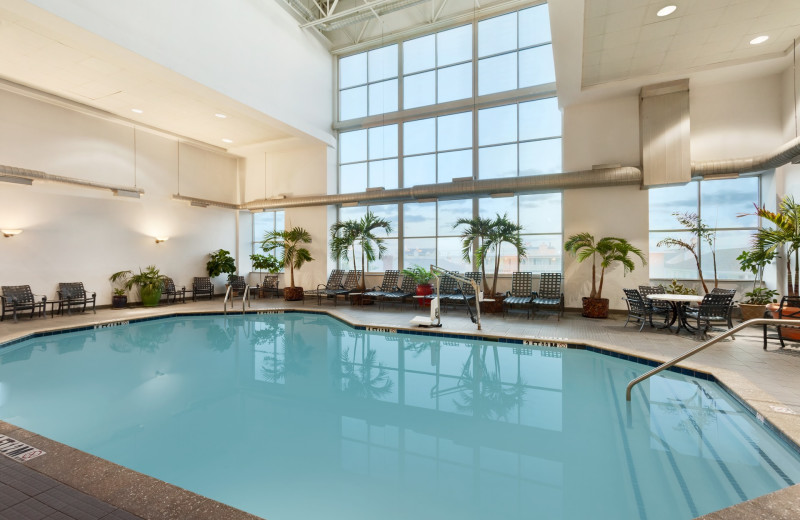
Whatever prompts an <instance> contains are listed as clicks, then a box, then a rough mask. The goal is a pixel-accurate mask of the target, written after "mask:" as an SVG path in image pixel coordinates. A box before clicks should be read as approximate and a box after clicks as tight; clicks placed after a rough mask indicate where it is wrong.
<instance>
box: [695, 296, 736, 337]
mask: <svg viewBox="0 0 800 520" xmlns="http://www.w3.org/2000/svg"><path fill="white" fill-rule="evenodd" d="M732 304H733V293H725V294H714V293H708V294H706V295H705V296H703V301H701V302H700V305H698V306H697V308H696V309H686V311H685V312H686V316H687V318H693V319H696V320H697V335H698V336H701V337H705V335H706V332H707V331H709V330H711V328H712V324H713V323H723V324H725V325H726V326H727V327H728V328H729V329H730V328H732V327H733V324H732V323H731V318H730V314H731V305H732ZM731 338H733V339H736V338H735V337H734V336H731Z"/></svg>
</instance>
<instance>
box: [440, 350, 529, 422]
mask: <svg viewBox="0 0 800 520" xmlns="http://www.w3.org/2000/svg"><path fill="white" fill-rule="evenodd" d="M491 352H492V358H493V360H494V363H493V366H492V367H491V368H492V369H491V370H490V369H489V365H488V364H487V359H486V357H487V354H488V353H489V347H488V346H484V347H478V346H475V347H473V348H472V352H471V353H470V355H469V357H468V358H467V361H466V362H465V363H464V367H463V369H462V371H461V377H460V378H459V381H458V385H457V386H458V388H459V390H460V392H459V395H458V398H456V399H454V400H453V402H454V403H455V405H456V409H457V410H458V411H460V412H464V413H470V414H472V415H473V416H475V417H480V418H482V419H489V420H501V419H502V420H506V419H508V414H509V412H511V411H512V410H514V409H515V408H517V407H518V406H520V405H521V404H522V403H523V402H524V400H525V392H526V390H525V382H524V381H523V380H522V376H521V375H520V373H519V371H517V379H516V382H514V383H504V382H503V377H502V375H501V373H500V357H499V353H498V349H497V347H491Z"/></svg>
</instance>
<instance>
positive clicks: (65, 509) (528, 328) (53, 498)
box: [0, 298, 800, 520]
mask: <svg viewBox="0 0 800 520" xmlns="http://www.w3.org/2000/svg"><path fill="white" fill-rule="evenodd" d="M238 309H241V307H238ZM221 310H222V301H221V300H220V299H215V300H213V301H202V302H194V303H192V302H189V303H187V304H175V305H169V306H167V305H164V306H160V307H157V308H153V309H144V308H142V307H132V308H129V309H122V310H121V309H98V311H97V314H96V315H95V314H91V313H84V314H76V315H72V316H56V317H55V318H50V317H48V318H34V319H32V320H29V319H20V321H19V322H18V323H14V322H8V321H4V322H2V323H0V342H8V341H14V340H18V339H20V338H23V337H25V336H28V335H30V334H51V333H53V332H54V331H57V330H59V329H64V328H70V329H76V328H82V329H87V328H93V327H94V325H95V324H114V323H118V322H121V321H127V320H134V319H146V318H153V317H158V316H169V315H175V314H184V313H191V314H207V313H219V312H220V311H221ZM248 310H250V311H278V312H283V311H288V312H292V311H299V312H325V313H328V314H330V315H332V316H334V317H335V318H337V319H339V320H341V321H344V322H346V323H349V324H351V325H355V326H358V327H359V328H363V327H367V326H372V327H383V328H396V329H398V330H399V331H401V332H402V331H411V332H413V333H418V334H420V335H422V336H427V335H432V334H447V335H448V336H451V337H459V338H460V337H465V336H466V337H492V338H499V339H500V343H499V344H501V345H504V346H508V347H515V348H516V346H517V345H518V344H519V341H517V340H518V339H530V340H538V341H543V342H556V343H559V344H564V343H569V344H570V346H586V347H589V348H588V350H593V351H604V352H605V353H607V354H611V355H615V356H616V357H621V358H623V359H626V358H637V359H639V360H645V361H647V364H650V365H654V364H655V363H656V362H659V363H660V362H664V361H668V360H670V359H672V358H673V357H676V356H677V355H679V354H682V353H683V352H685V351H687V350H689V349H691V348H693V347H694V346H696V345H697V344H698V341H697V340H696V339H695V338H694V337H693V336H690V335H687V334H681V335H675V334H673V333H671V332H670V331H667V330H652V329H650V328H649V327H645V329H644V331H642V332H638V327H633V326H631V327H627V328H626V327H624V318H621V317H620V316H614V315H612V316H611V318H610V319H608V320H589V319H585V318H581V317H580V315H579V314H578V313H572V312H566V313H565V314H564V316H563V317H562V318H561V319H560V320H558V319H557V318H556V316H555V315H552V314H547V315H544V314H541V315H537V314H535V315H534V316H533V318H532V319H527V318H526V316H525V315H524V314H511V315H510V316H508V317H506V318H503V317H502V315H500V314H497V315H483V316H482V324H483V330H481V331H477V330H476V327H475V325H474V324H472V323H471V322H470V320H469V318H468V317H467V315H466V312H464V311H463V310H458V309H444V311H443V313H442V325H443V326H442V327H441V328H439V329H431V331H429V330H427V329H416V328H412V327H411V325H410V324H409V321H410V319H411V318H413V317H414V316H416V315H422V314H427V310H426V309H411V308H410V307H408V306H405V307H404V306H397V305H395V306H391V307H386V308H384V309H379V308H378V307H377V306H364V307H351V306H349V305H346V304H342V305H338V306H336V307H334V306H332V305H324V304H323V305H322V306H321V307H320V306H317V305H316V301H315V300H312V299H309V300H308V301H306V302H305V304H303V303H288V302H284V301H283V300H281V299H276V298H273V299H256V300H253V302H252V307H251V308H250V309H248ZM234 312H235V310H233V311H232V310H229V313H234ZM240 312H241V311H240ZM512 338H514V339H512ZM648 360H649V361H648ZM681 366H682V367H684V368H685V369H689V372H694V371H697V372H701V373H707V374H712V376H710V377H713V378H715V379H716V380H717V381H719V382H720V383H721V384H722V385H723V386H725V387H727V388H728V389H729V390H730V391H731V392H732V393H733V394H734V395H735V396H737V397H738V398H739V399H740V400H741V401H742V402H743V403H744V404H745V405H746V406H747V407H749V408H750V409H752V410H753V411H754V412H756V413H757V414H758V415H760V416H761V417H763V418H764V419H765V420H766V421H768V423H770V424H771V426H772V427H773V429H775V430H776V431H777V432H778V434H779V435H781V436H783V437H784V438H786V439H787V440H788V441H790V442H793V443H794V444H795V445H798V446H800V379H799V378H798V377H797V374H800V349H795V348H791V347H790V348H787V349H780V348H778V344H777V342H776V341H771V342H770V343H769V348H768V350H766V351H765V350H762V335H761V329H758V328H753V329H750V330H748V331H744V332H741V333H738V334H737V335H736V339H735V340H725V341H722V342H720V343H719V344H717V345H715V346H713V347H711V348H709V349H708V350H705V351H703V352H700V353H699V354H697V355H696V356H693V357H692V358H691V359H688V360H685V361H684V362H682V363H681ZM700 376H701V377H705V376H704V375H703V374H700ZM621 391H622V392H624V389H621ZM623 398H624V396H623ZM634 398H635V397H634ZM0 433H2V434H6V435H8V436H10V437H12V438H14V439H17V440H20V441H22V442H26V443H28V444H30V445H32V446H35V447H37V448H41V449H43V450H44V451H46V452H47V454H46V455H44V456H41V457H37V458H35V459H32V460H30V461H28V462H26V463H19V462H17V461H14V460H11V459H7V458H5V457H2V456H0V520H2V519H3V518H14V519H27V518H48V520H55V519H57V518H66V519H73V520H74V519H76V518H102V519H109V520H111V519H116V520H135V519H137V518H143V519H158V520H161V519H167V520H169V519H181V520H182V519H185V518H193V519H195V518H196V519H214V520H239V519H242V520H245V519H248V520H249V519H255V518H256V517H254V516H252V515H249V514H247V513H244V512H242V511H239V510H237V509H235V508H232V507H229V506H226V505H224V504H220V503H218V502H215V501H213V500H210V499H207V498H205V497H201V496H199V495H196V494H194V493H191V492H189V491H186V490H183V489H180V488H177V487H175V486H172V485H170V484H167V483H165V482H162V481H159V480H157V479H154V478H151V477H147V476H145V475H142V474H140V473H137V472H135V471H132V470H129V469H127V468H123V467H121V466H118V465H116V464H113V463H111V462H108V461H105V460H102V459H99V458H97V457H94V456H92V455H89V454H86V453H83V452H81V451H79V450H75V449H73V448H70V447H68V446H65V445H63V444H60V443H57V442H55V441H53V440H51V439H47V438H45V437H41V436H39V435H36V434H35V433H32V432H29V431H26V430H24V429H21V428H18V427H16V426H14V425H13V424H9V423H5V422H2V421H0ZM46 512H49V513H48V515H49V516H42V515H43V514H45V513H46ZM98 515H101V516H98ZM137 515H138V516H137ZM704 518H708V519H713V520H723V519H724V520H729V519H737V520H738V519H745V518H746V519H748V520H750V519H759V518H770V519H775V520H784V519H785V520H788V519H790V518H791V519H796V518H800V485H795V486H792V487H790V488H786V489H783V490H781V491H778V492H776V493H771V494H769V495H765V496H763V497H759V498H757V499H754V500H751V501H748V502H744V503H742V504H738V505H736V506H733V507H730V508H727V509H724V510H722V511H717V512H715V513H712V514H710V515H706V516H705V517H704Z"/></svg>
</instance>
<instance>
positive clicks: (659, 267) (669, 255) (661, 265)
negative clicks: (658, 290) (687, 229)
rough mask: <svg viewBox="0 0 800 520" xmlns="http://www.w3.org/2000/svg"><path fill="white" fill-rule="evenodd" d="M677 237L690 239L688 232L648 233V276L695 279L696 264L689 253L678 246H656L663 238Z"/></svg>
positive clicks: (689, 240)
mask: <svg viewBox="0 0 800 520" xmlns="http://www.w3.org/2000/svg"><path fill="white" fill-rule="evenodd" d="M667 237H671V238H678V239H681V240H685V241H687V242H691V241H692V235H691V234H689V233H679V232H672V233H650V255H649V261H648V265H649V266H650V278H664V279H667V280H671V279H673V278H675V279H684V280H685V279H695V278H697V264H696V263H695V261H694V257H693V256H692V254H691V253H689V252H688V251H686V250H685V249H683V248H678V247H671V248H667V247H656V244H657V243H658V242H659V241H661V240H662V239H664V238H667Z"/></svg>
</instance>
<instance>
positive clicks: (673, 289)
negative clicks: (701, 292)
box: [667, 279, 697, 295]
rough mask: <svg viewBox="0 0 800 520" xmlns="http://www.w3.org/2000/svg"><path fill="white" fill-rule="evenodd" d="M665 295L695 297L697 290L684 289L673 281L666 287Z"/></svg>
mask: <svg viewBox="0 0 800 520" xmlns="http://www.w3.org/2000/svg"><path fill="white" fill-rule="evenodd" d="M667 294H694V295H697V289H692V288H690V287H686V286H685V285H683V284H680V283H678V280H675V279H673V280H672V283H671V284H669V285H668V286H667Z"/></svg>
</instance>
